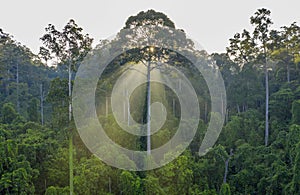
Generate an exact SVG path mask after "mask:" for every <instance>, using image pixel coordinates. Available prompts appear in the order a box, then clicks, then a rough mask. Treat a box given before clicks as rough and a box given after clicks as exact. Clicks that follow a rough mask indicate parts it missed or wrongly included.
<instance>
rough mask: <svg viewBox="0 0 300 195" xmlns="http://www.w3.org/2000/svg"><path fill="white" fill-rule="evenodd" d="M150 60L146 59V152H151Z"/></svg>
mask: <svg viewBox="0 0 300 195" xmlns="http://www.w3.org/2000/svg"><path fill="white" fill-rule="evenodd" d="M150 65H151V62H150V60H149V61H148V66H147V154H148V155H150V154H151V110H150V106H151V84H150V71H151V66H150Z"/></svg>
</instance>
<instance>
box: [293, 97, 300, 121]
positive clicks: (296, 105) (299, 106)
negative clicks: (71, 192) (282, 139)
mask: <svg viewBox="0 0 300 195" xmlns="http://www.w3.org/2000/svg"><path fill="white" fill-rule="evenodd" d="M292 123H294V124H298V125H300V100H295V101H294V102H293V107H292Z"/></svg>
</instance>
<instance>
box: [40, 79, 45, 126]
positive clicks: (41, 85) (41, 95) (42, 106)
mask: <svg viewBox="0 0 300 195" xmlns="http://www.w3.org/2000/svg"><path fill="white" fill-rule="evenodd" d="M40 104H41V123H42V125H44V94H43V84H40Z"/></svg>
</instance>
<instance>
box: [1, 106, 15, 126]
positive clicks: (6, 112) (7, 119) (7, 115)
mask: <svg viewBox="0 0 300 195" xmlns="http://www.w3.org/2000/svg"><path fill="white" fill-rule="evenodd" d="M1 114H2V122H3V123H4V124H10V123H12V122H13V120H15V119H16V118H17V116H18V114H17V112H16V110H15V109H14V107H13V104H11V103H6V104H4V105H3V107H2V112H1Z"/></svg>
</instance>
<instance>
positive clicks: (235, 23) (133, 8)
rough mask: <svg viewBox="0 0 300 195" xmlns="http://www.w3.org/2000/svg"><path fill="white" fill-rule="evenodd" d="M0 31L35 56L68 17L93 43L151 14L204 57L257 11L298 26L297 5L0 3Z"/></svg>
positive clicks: (163, 0) (112, 0)
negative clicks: (50, 29)
mask: <svg viewBox="0 0 300 195" xmlns="http://www.w3.org/2000/svg"><path fill="white" fill-rule="evenodd" d="M0 2H1V3H0V6H1V7H0V28H2V29H3V30H4V31H5V32H8V33H10V34H11V35H13V36H14V37H15V39H17V40H18V41H20V42H21V43H22V44H25V45H26V46H28V47H29V48H30V49H31V50H32V51H33V52H34V53H36V52H37V51H38V48H39V46H40V45H41V42H40V40H39V38H40V37H41V36H42V35H43V34H44V32H45V30H44V28H45V27H46V26H47V25H48V24H49V23H51V24H54V25H55V26H56V27H57V28H58V29H61V28H62V27H63V26H64V25H65V24H66V23H67V22H68V21H69V19H71V18H73V19H75V21H76V22H77V24H78V25H79V26H81V27H83V29H84V31H85V33H89V34H90V35H91V36H92V37H93V38H95V40H96V41H98V40H100V39H105V38H107V37H110V36H112V35H114V34H116V33H117V32H118V31H119V30H120V29H121V28H122V27H123V26H124V24H125V21H126V19H127V18H128V17H129V16H131V15H135V14H137V13H138V12H140V11H142V10H144V11H146V10H148V9H155V10H157V11H161V12H163V13H165V14H166V15H167V16H169V17H170V18H171V20H172V21H174V23H175V25H176V27H178V28H182V29H184V30H185V32H186V33H187V34H188V35H189V36H190V37H191V38H193V39H194V40H196V41H197V42H198V43H200V44H201V45H202V46H203V47H204V49H206V50H207V51H208V52H224V51H225V47H226V46H228V39H229V38H231V37H232V36H233V35H234V34H235V33H236V32H241V31H242V29H244V28H246V29H249V30H251V25H250V19H249V18H250V16H252V15H253V14H254V12H255V11H256V10H257V9H258V8H262V7H265V8H268V9H270V10H271V11H272V13H271V17H272V19H273V22H274V25H273V26H274V28H279V27H280V26H283V25H289V24H291V23H292V22H294V21H296V22H297V23H298V25H299V23H300V0H286V1H283V0H205V1H202V0H106V1H104V0H95V1H91V0H85V1H75V0H73V1H72V0H51V1H43V0H26V1H25V0H19V1H17V0H1V1H0Z"/></svg>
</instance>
